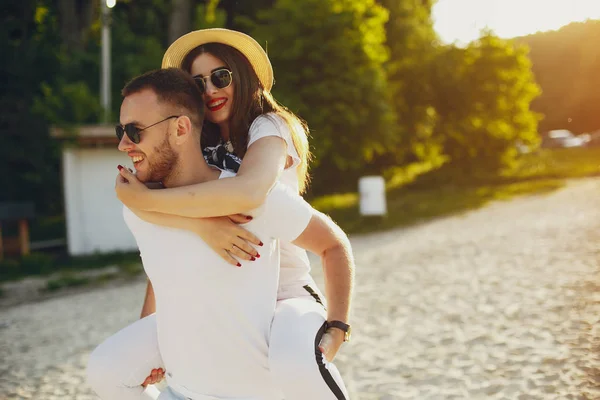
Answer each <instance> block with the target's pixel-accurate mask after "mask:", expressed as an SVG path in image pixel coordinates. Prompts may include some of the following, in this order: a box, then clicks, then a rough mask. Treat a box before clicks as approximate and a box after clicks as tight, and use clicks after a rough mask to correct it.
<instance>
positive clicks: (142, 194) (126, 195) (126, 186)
mask: <svg viewBox="0 0 600 400" xmlns="http://www.w3.org/2000/svg"><path fill="white" fill-rule="evenodd" d="M115 191H116V192H117V197H118V198H119V200H121V202H123V204H125V205H126V206H127V207H128V208H137V209H140V210H148V209H149V207H148V204H146V202H145V200H146V199H147V197H148V194H149V192H150V189H148V188H147V187H146V185H145V184H144V183H142V182H140V180H139V179H138V178H137V177H136V176H135V174H133V172H131V171H129V169H127V168H123V167H122V166H120V165H119V175H117V181H116V183H115Z"/></svg>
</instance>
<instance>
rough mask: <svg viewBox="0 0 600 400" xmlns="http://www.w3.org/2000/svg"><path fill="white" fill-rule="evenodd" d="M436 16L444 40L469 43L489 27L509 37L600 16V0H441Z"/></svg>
mask: <svg viewBox="0 0 600 400" xmlns="http://www.w3.org/2000/svg"><path fill="white" fill-rule="evenodd" d="M433 18H434V21H435V24H434V27H435V29H436V31H437V32H438V34H439V35H440V37H441V39H442V41H444V42H446V43H451V42H454V41H458V42H459V43H467V42H469V41H471V40H474V39H476V38H477V37H479V31H480V30H481V29H483V28H486V27H488V28H490V29H492V30H493V31H494V32H495V33H496V34H497V35H498V36H500V37H504V38H510V37H515V36H523V35H528V34H531V33H535V32H538V31H548V30H555V29H558V28H560V27H561V26H564V25H567V24H569V23H570V22H573V21H585V20H586V19H600V0H439V1H438V3H437V4H436V5H435V6H434V7H433Z"/></svg>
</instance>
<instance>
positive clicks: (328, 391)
mask: <svg viewBox="0 0 600 400" xmlns="http://www.w3.org/2000/svg"><path fill="white" fill-rule="evenodd" d="M163 67H179V68H183V69H184V70H186V71H188V72H189V73H191V74H192V76H194V78H195V79H196V82H197V83H198V85H199V86H200V87H201V89H202V90H203V91H204V97H205V103H206V116H205V120H206V122H205V126H204V128H203V137H202V145H203V147H204V148H205V157H206V159H207V161H208V162H209V163H212V164H213V165H217V166H219V167H221V168H223V167H225V168H230V169H233V170H236V171H237V172H238V175H237V176H236V177H235V178H230V179H221V180H219V181H212V182H207V183H203V184H199V185H194V186H188V187H185V188H174V189H165V190H149V189H147V188H146V187H145V186H144V185H143V184H141V183H140V182H139V181H137V180H136V179H135V176H134V175H133V174H132V173H130V172H129V171H127V170H126V169H123V170H122V171H121V175H122V176H123V177H124V178H125V179H126V180H127V181H128V182H129V184H122V183H120V181H118V184H117V194H118V196H119V198H120V199H121V201H123V203H124V204H125V205H126V206H128V207H129V208H131V209H134V211H135V212H136V213H137V214H138V215H139V216H140V217H142V218H144V219H147V220H148V221H150V222H153V223H158V224H162V225H167V226H175V227H180V228H184V229H189V230H193V231H195V232H196V233H198V234H199V235H200V236H201V237H202V238H203V239H205V241H207V242H208V243H209V244H211V246H212V247H213V249H215V250H216V251H217V252H219V254H221V255H222V257H224V258H226V259H228V260H229V261H230V262H231V263H232V264H235V265H237V266H241V264H240V263H239V261H238V260H237V259H236V258H235V257H238V258H239V259H241V260H242V261H245V260H252V257H257V256H259V254H258V253H257V252H256V250H255V249H254V247H252V246H250V245H249V244H248V243H247V242H245V241H244V240H243V239H242V238H247V239H249V240H250V241H251V243H252V242H253V243H254V244H258V242H257V239H256V238H252V237H251V236H249V235H248V234H246V233H241V232H240V231H238V229H241V228H240V227H232V226H231V225H230V224H231V222H230V221H229V219H227V218H226V217H225V218H222V219H214V217H219V216H226V215H232V214H239V213H243V212H246V211H248V210H251V209H253V208H256V207H258V206H259V205H260V204H262V202H263V200H264V198H265V197H266V195H267V193H268V191H269V190H270V188H271V187H272V185H273V184H274V183H275V182H276V181H277V180H278V179H279V180H280V181H281V182H282V183H284V184H286V185H288V186H290V187H291V188H293V189H294V190H296V191H298V192H299V193H302V192H303V191H304V189H305V188H306V184H307V165H308V161H309V158H310V155H309V151H308V141H307V129H306V126H305V124H304V123H303V122H302V121H301V120H300V119H299V118H298V117H296V116H295V115H294V114H293V113H291V112H290V111H288V110H287V109H285V108H284V107H282V106H280V105H279V104H278V103H277V102H276V101H275V100H274V99H273V97H272V95H271V93H270V90H271V88H272V85H273V71H272V67H271V64H270V62H269V59H268V57H267V55H266V53H265V52H264V51H263V49H262V48H261V47H260V45H259V44H258V43H256V41H254V40H253V39H252V38H250V37H249V36H247V35H245V34H242V33H240V32H235V31H230V30H225V29H207V30H201V31H195V32H191V33H189V34H187V35H184V36H183V37H181V38H179V39H178V40H177V41H176V42H174V43H173V44H172V45H171V47H169V49H168V50H167V52H166V53H165V56H164V58H163ZM237 157H239V158H237ZM240 159H241V160H243V161H242V162H241V163H240V164H238V163H239V162H240V161H241V160H240ZM134 161H135V162H134V166H137V165H139V163H143V159H142V160H139V159H136V160H134ZM165 214H170V215H165ZM237 218H238V219H239V216H238V217H237ZM234 219H235V218H234ZM282 223H284V222H283V221H282ZM217 225H218V226H219V227H218V228H217V227H216V226H217ZM216 231H219V232H227V233H222V235H225V236H228V235H229V236H228V237H229V238H230V239H229V240H223V239H220V240H215V236H214V234H215V232H216ZM240 236H241V237H240ZM223 237H224V236H221V238H223ZM309 271H310V264H309V262H308V258H307V256H306V253H305V252H304V251H303V250H301V249H299V248H297V247H295V246H293V245H291V244H289V243H282V244H281V273H280V285H279V291H278V305H277V309H276V312H275V315H274V318H273V325H272V331H271V340H270V344H269V346H270V354H269V357H270V360H269V361H270V369H271V371H272V372H273V374H274V378H275V379H276V382H277V383H278V384H279V386H280V387H281V389H282V390H283V392H284V394H285V398H286V399H287V400H289V399H307V398H311V399H329V398H332V399H333V398H338V399H339V398H345V397H344V394H343V393H344V392H345V389H344V388H343V383H342V382H341V380H340V379H339V377H338V378H337V379H334V380H333V381H332V379H331V376H329V377H326V376H325V375H322V374H321V373H323V367H324V365H323V364H321V365H318V364H319V360H318V358H319V357H318V356H317V357H315V355H316V353H319V351H321V352H323V353H324V355H325V357H326V358H327V360H328V361H332V360H333V358H334V357H335V354H336V353H337V350H338V349H339V347H340V345H341V344H342V342H343V341H344V340H345V337H346V335H345V334H344V331H343V330H341V329H338V328H329V329H327V331H326V334H325V335H324V336H323V338H319V337H317V333H318V331H319V329H320V328H321V327H320V326H319V327H308V326H304V325H303V324H302V318H303V316H305V315H306V314H307V313H319V314H321V315H322V322H323V324H325V322H326V321H333V320H339V321H344V322H347V321H348V311H349V310H348V308H349V295H350V289H351V288H348V287H338V285H336V279H335V278H334V277H333V276H329V277H328V276H327V272H328V271H327V270H326V271H325V273H326V285H327V286H326V292H327V295H328V299H329V305H328V310H327V311H325V308H324V305H323V301H322V296H321V295H320V293H319V291H318V289H317V287H316V285H315V284H314V281H313V280H312V278H311V277H310V274H309ZM149 293H151V287H149ZM145 308H146V309H147V311H152V307H151V306H149V305H146V307H145ZM346 329H347V328H346ZM290 341H297V342H298V345H290ZM317 344H319V346H318V348H317V349H315V347H316V345H317ZM326 369H329V370H330V371H333V374H334V375H335V374H337V371H336V370H335V367H334V366H333V365H331V364H330V365H329V366H327V368H326ZM155 372H156V371H155ZM315 372H316V374H315ZM155 378H156V373H155ZM148 382H153V379H152V378H150V379H149V380H148Z"/></svg>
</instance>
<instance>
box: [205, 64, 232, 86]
mask: <svg viewBox="0 0 600 400" xmlns="http://www.w3.org/2000/svg"><path fill="white" fill-rule="evenodd" d="M210 81H211V82H212V83H213V85H215V87H216V88H217V89H224V88H226V87H227V86H229V85H230V84H231V71H229V70H227V69H220V70H218V71H215V72H213V73H212V74H210Z"/></svg>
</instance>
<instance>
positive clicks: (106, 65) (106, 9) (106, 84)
mask: <svg viewBox="0 0 600 400" xmlns="http://www.w3.org/2000/svg"><path fill="white" fill-rule="evenodd" d="M100 2H101V3H102V14H101V20H102V68H101V75H100V103H101V104H102V109H103V115H102V121H103V122H104V123H107V122H110V121H109V119H110V107H111V104H110V100H111V99H110V87H111V83H110V77H111V73H110V72H111V70H110V22H111V21H110V8H112V7H114V6H115V3H116V1H111V0H100Z"/></svg>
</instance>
